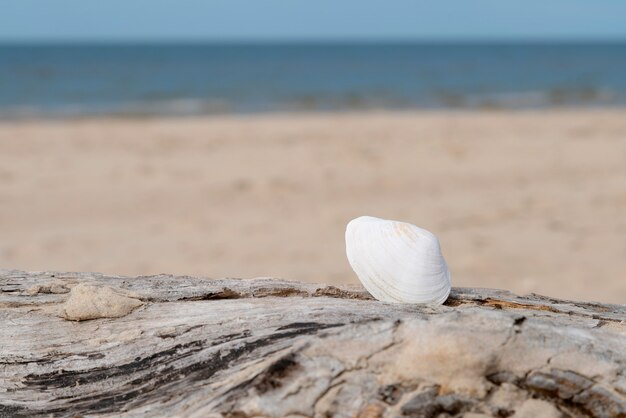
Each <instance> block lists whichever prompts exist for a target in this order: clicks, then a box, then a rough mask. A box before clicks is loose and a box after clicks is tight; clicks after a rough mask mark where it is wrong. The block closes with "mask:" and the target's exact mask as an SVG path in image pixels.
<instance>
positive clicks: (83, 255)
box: [0, 110, 626, 303]
mask: <svg viewBox="0 0 626 418" xmlns="http://www.w3.org/2000/svg"><path fill="white" fill-rule="evenodd" d="M359 215H372V216H380V217H385V218H390V219H398V220H404V221H408V222H411V223H414V224H416V225H418V226H421V227H424V228H426V229H429V230H430V231H432V232H434V233H436V234H437V235H438V236H439V237H440V240H441V244H442V247H443V250H444V254H445V256H446V258H447V260H448V263H449V265H450V268H451V271H452V274H453V282H454V285H455V286H475V287H494V288H503V289H509V290H511V291H513V292H516V293H519V294H527V293H529V292H536V293H541V294H545V295H549V296H555V297H560V298H570V299H574V300H588V301H592V300H597V301H602V302H614V303H626V110H542V111H525V112H513V111H476V112H452V111H441V112H439V111H411V112H369V113H365V112H363V113H326V114H324V113H309V114H290V115H288V114H265V115H247V116H215V117H197V118H144V119H140V118H135V119H132V118H117V119H111V118H94V119H80V120H77V119H75V120H22V121H6V120H5V121H2V122H0V232H1V234H0V267H2V268H17V269H24V270H60V271H83V270H86V271H100V272H106V273H111V274H121V275H126V274H128V275H140V274H146V275H147V274H156V273H173V274H192V275H201V276H207V277H214V278H217V277H225V276H227V277H257V276H275V277H284V278H287V279H293V280H303V281H314V282H326V283H330V284H334V283H356V282H357V279H356V277H355V276H354V274H353V273H352V271H351V270H350V267H349V265H348V263H347V261H346V257H345V252H344V228H345V224H346V223H347V222H348V221H349V220H350V219H351V218H353V217H356V216H359Z"/></svg>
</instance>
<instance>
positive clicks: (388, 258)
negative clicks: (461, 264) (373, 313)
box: [346, 216, 452, 305]
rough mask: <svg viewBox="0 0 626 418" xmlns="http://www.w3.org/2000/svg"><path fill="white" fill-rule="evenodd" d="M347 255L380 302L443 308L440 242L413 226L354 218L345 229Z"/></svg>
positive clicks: (445, 278)
mask: <svg viewBox="0 0 626 418" xmlns="http://www.w3.org/2000/svg"><path fill="white" fill-rule="evenodd" d="M346 253H347V255H348V261H349V262H350V266H352V269H353V270H354V272H355V273H356V275H357V276H358V277H359V280H360V281H361V283H363V286H365V288H366V289H367V291H368V292H370V293H371V294H372V296H374V297H375V298H376V299H378V300H381V301H383V302H395V303H427V304H435V305H441V304H442V303H443V302H445V301H446V299H447V298H448V295H449V294H450V288H451V286H452V285H451V281H450V272H449V271H448V266H447V264H446V261H445V260H444V258H443V255H442V254H441V248H440V246H439V240H438V239H437V237H436V236H435V235H434V234H432V233H431V232H429V231H426V230H425V229H422V228H418V227H416V226H415V225H411V224H409V223H405V222H397V221H388V220H385V219H379V218H374V217H372V216H361V217H359V218H356V219H353V220H352V221H350V222H349V223H348V226H347V228H346Z"/></svg>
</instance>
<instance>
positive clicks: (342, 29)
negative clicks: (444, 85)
mask: <svg viewBox="0 0 626 418" xmlns="http://www.w3.org/2000/svg"><path fill="white" fill-rule="evenodd" d="M302 39H306V40H332V39H348V40H394V39H410V40H411V39H412V40H432V39H444V40H457V39H466V40H471V39H487V40H506V39H539V40H544V39H559V40H561V39H622V40H626V0H516V1H512V0H428V1H423V0H386V1H384V0H0V41H15V40H17V41H33V40H45V41H59V40H71V41H91V40H95V41H126V40H132V41H146V40H148V41H150V40H152V41H161V40H167V41H177V40H211V41H221V40H257V41H263V40H282V41H285V40H286V41H289V40H302Z"/></svg>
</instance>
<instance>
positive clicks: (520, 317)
mask: <svg viewBox="0 0 626 418" xmlns="http://www.w3.org/2000/svg"><path fill="white" fill-rule="evenodd" d="M112 313H114V315H113V314H112ZM108 316H113V317H108ZM88 318H91V319H89V320H82V321H78V320H79V319H88ZM0 321H1V327H0V416H11V417H18V416H28V417H32V416H49V415H52V416H76V415H80V416H107V415H110V416H119V415H125V416H194V417H196V416H197V417H205V416H230V417H248V416H271V417H283V416H294V417H296V416H297V417H301V416H317V417H326V416H336V417H353V416H359V417H395V416H416V417H438V416H440V417H446V416H467V417H470V416H474V417H477V416H496V417H497V416H515V417H531V416H532V417H535V416H537V417H538V416H545V417H551V416H554V417H558V416H572V417H578V416H596V417H619V416H626V401H625V395H626V306H624V305H604V304H594V303H579V302H568V301H562V300H557V299H552V298H546V297H542V296H538V295H530V296H525V297H519V296H516V295H513V294H511V293H509V292H506V291H499V290H490V289H470V288H455V289H453V291H452V293H451V296H450V298H449V300H448V301H447V302H446V304H445V305H444V306H440V307H424V306H407V305H391V304H384V303H381V302H378V301H375V300H372V299H371V297H370V296H369V295H368V294H367V293H366V292H365V291H364V290H363V289H361V288H359V287H340V288H337V287H332V286H324V285H315V284H305V283H296V282H289V281H284V280H278V279H251V280H237V279H221V280H211V279H204V278H194V277H175V276H167V275H160V276H150V277H132V278H131V277H112V276H104V275H101V274H95V273H49V272H39V273H26V272H22V271H14V270H0ZM480 414H482V415H480Z"/></svg>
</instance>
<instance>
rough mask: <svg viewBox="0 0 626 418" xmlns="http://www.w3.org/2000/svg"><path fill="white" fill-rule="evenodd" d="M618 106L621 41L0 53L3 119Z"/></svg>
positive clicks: (625, 73) (625, 76) (15, 49)
mask: <svg viewBox="0 0 626 418" xmlns="http://www.w3.org/2000/svg"><path fill="white" fill-rule="evenodd" d="M623 105H626V43H605V44H600V43H595V44H594V43H587V44H524V43H512V44H505V43H500V44H454V43H446V44H428V43H419V44H411V43H398V44H254V45H244V44H164V45H156V44H151V45H102V44H97V45H0V117H15V116H32V115H35V116H41V115H44V116H46V115H47V116H67V115H70V116H77V115H78V116H80V115H92V114H119V115H151V114H182V115H186V114H204V113H229V112H262V111H303V110H330V111H332V110H353V109H379V108H384V109H406V108H536V107H551V106H623Z"/></svg>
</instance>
